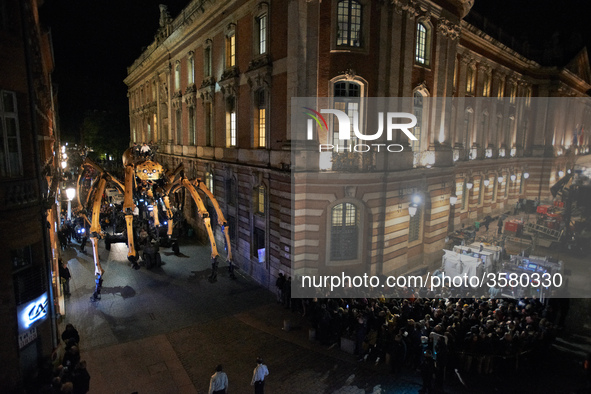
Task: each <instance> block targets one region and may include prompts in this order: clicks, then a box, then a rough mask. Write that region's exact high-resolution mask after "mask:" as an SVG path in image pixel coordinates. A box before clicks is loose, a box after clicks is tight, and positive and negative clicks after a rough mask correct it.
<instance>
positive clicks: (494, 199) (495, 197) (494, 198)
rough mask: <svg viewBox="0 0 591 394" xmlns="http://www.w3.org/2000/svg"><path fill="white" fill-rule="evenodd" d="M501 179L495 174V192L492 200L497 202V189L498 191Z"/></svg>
mask: <svg viewBox="0 0 591 394" xmlns="http://www.w3.org/2000/svg"><path fill="white" fill-rule="evenodd" d="M498 186H499V181H498V179H497V177H496V176H493V193H492V202H497V191H498Z"/></svg>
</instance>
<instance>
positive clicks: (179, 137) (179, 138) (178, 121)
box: [176, 109, 183, 145]
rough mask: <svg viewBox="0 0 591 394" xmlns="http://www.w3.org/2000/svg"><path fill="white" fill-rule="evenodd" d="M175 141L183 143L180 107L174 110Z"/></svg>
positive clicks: (179, 143) (178, 143)
mask: <svg viewBox="0 0 591 394" xmlns="http://www.w3.org/2000/svg"><path fill="white" fill-rule="evenodd" d="M176 143H177V145H182V144H183V128H182V112H181V110H180V109H178V110H177V111H176Z"/></svg>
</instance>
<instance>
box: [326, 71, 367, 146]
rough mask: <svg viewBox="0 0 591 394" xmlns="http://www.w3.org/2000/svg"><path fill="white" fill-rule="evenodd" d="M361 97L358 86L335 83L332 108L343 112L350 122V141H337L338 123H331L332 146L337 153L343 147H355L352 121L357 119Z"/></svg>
mask: <svg viewBox="0 0 591 394" xmlns="http://www.w3.org/2000/svg"><path fill="white" fill-rule="evenodd" d="M360 95H361V87H360V86H359V84H357V83H355V82H351V81H343V82H337V83H335V85H334V107H335V109H338V110H341V111H343V112H345V113H346V114H347V115H348V116H349V119H350V120H351V126H350V131H351V139H349V140H346V139H343V140H341V139H339V125H338V122H334V123H333V145H334V146H335V149H337V148H340V149H337V152H338V151H342V150H343V148H344V147H346V146H348V145H349V144H352V145H355V144H356V141H357V138H356V137H355V136H354V134H353V119H354V118H355V117H357V118H359V97H360Z"/></svg>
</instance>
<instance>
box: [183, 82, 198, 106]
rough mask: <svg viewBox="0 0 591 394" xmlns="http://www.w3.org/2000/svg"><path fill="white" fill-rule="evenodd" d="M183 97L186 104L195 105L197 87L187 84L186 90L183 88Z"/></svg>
mask: <svg viewBox="0 0 591 394" xmlns="http://www.w3.org/2000/svg"><path fill="white" fill-rule="evenodd" d="M183 98H184V100H185V103H186V104H187V106H189V107H195V106H196V105H197V87H196V86H195V84H191V85H189V86H187V90H185V94H184V95H183Z"/></svg>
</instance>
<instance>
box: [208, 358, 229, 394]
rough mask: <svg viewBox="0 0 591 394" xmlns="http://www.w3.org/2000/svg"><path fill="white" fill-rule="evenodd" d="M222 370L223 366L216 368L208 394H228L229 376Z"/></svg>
mask: <svg viewBox="0 0 591 394" xmlns="http://www.w3.org/2000/svg"><path fill="white" fill-rule="evenodd" d="M222 369H223V368H222V364H219V365H218V366H217V367H216V368H215V373H214V374H213V375H211V379H210V381H209V391H208V392H207V393H208V394H226V393H227V392H228V375H226V373H225V372H223V371H222Z"/></svg>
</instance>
